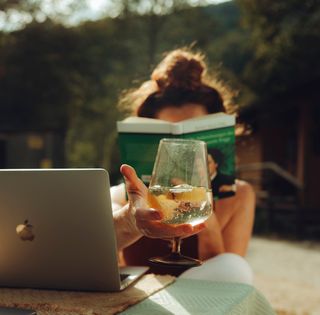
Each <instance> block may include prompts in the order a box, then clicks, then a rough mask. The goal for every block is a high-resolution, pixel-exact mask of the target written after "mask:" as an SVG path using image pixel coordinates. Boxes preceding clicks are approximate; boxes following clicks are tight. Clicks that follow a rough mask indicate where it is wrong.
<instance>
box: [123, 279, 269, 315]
mask: <svg viewBox="0 0 320 315" xmlns="http://www.w3.org/2000/svg"><path fill="white" fill-rule="evenodd" d="M138 314H139V315H147V314H148V315H150V314H152V315H168V314H178V315H209V314H213V315H220V314H221V315H222V314H223V315H226V314H227V315H275V312H274V310H273V309H272V307H271V306H270V304H269V302H268V301H267V300H266V299H265V297H264V296H263V295H262V294H261V293H260V292H259V291H258V290H257V289H255V288H254V287H252V286H249V285H245V284H237V283H226V282H223V283H222V282H212V281H204V280H193V279H192V280H191V279H179V278H178V279H176V281H175V282H174V283H173V284H171V285H169V286H167V287H166V288H164V289H163V290H161V291H158V292H157V293H155V294H153V295H152V296H150V297H149V298H148V299H146V300H144V301H142V302H140V303H138V304H136V305H134V306H132V307H130V308H128V309H127V310H126V311H124V312H122V313H121V315H138Z"/></svg>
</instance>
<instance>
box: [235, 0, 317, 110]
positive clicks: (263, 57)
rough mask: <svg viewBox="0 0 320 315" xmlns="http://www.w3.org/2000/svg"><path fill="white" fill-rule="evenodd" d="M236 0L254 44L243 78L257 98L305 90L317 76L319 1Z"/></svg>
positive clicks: (275, 96)
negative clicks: (251, 57)
mask: <svg viewBox="0 0 320 315" xmlns="http://www.w3.org/2000/svg"><path fill="white" fill-rule="evenodd" d="M238 3H239V4H240V6H241V8H242V10H243V17H244V23H245V25H246V26H247V27H248V28H249V29H250V30H251V33H252V39H253V45H254V48H255V54H254V57H253V59H252V61H251V62H250V64H249V65H248V67H247V70H246V76H245V79H246V82H247V84H248V85H249V86H250V87H251V88H252V89H253V90H254V91H255V93H256V94H257V96H258V97H259V98H260V102H261V103H263V102H268V101H270V100H272V99H275V100H276V99H277V98H278V97H279V95H284V94H287V95H288V94H290V91H292V92H293V91H294V92H293V93H295V94H296V95H297V94H298V93H299V92H298V91H301V92H302V91H303V90H304V92H305V93H306V94H307V93H308V91H307V88H306V87H307V86H308V85H310V84H312V82H319V79H320V63H319V55H320V46H319V44H318V43H319V41H320V32H319V29H320V3H319V1H317V0H308V1H298V0H287V1H275V2H270V1H266V0H264V1H260V0H239V1H238ZM312 86H314V84H312ZM292 92H291V93H292ZM274 104H275V105H276V106H278V104H277V102H274Z"/></svg>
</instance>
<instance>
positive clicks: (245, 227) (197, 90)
mask: <svg viewBox="0 0 320 315" xmlns="http://www.w3.org/2000/svg"><path fill="white" fill-rule="evenodd" d="M206 70H207V69H206V65H205V63H204V58H203V56H202V55H200V54H194V53H192V52H190V51H188V50H185V49H178V50H174V51H172V52H171V53H169V54H168V55H167V56H166V57H165V58H164V59H163V61H162V62H160V64H159V65H158V66H157V67H156V68H155V70H154V71H153V73H152V75H151V80H150V81H147V82H145V83H143V84H142V85H141V87H140V88H138V89H137V90H135V91H132V92H130V93H128V94H127V95H126V96H125V97H124V98H123V99H122V101H121V103H122V104H131V105H132V104H134V105H135V106H136V115H138V116H140V117H149V118H156V119H162V120H167V121H170V122H178V121H181V120H185V119H190V118H193V117H197V116H203V115H207V114H210V113H218V112H226V111H227V110H230V103H228V102H227V99H226V98H225V101H224V100H223V97H222V95H223V94H224V90H223V89H221V86H219V85H218V84H217V82H216V81H214V80H209V79H208V78H207V77H206ZM219 89H220V90H221V91H222V92H219V91H218V90H219ZM122 172H123V174H124V176H128V174H129V177H130V178H131V179H133V178H134V176H135V175H132V174H133V170H128V169H127V166H125V167H124V169H123V168H122ZM132 176H133V177H132ZM128 187H129V190H130V184H129V186H128ZM111 195H112V199H113V202H114V204H115V208H119V207H120V206H122V205H123V204H124V203H125V202H126V201H125V198H124V196H125V193H124V188H123V186H118V187H114V188H112V190H111ZM144 207H146V205H144ZM254 208H255V195H254V192H253V189H252V187H251V186H250V185H249V184H248V183H246V182H244V181H240V180H236V194H235V195H234V196H232V197H228V198H224V199H220V200H217V201H216V204H215V214H216V215H213V216H211V217H210V218H209V219H208V220H207V221H206V223H205V228H203V227H201V226H200V227H197V229H196V231H191V230H190V231H189V232H190V233H189V234H193V233H195V232H197V231H199V230H200V229H202V228H203V229H202V230H201V232H200V233H199V234H198V235H197V239H194V238H189V239H187V240H186V241H185V244H184V245H185V246H184V247H183V249H182V251H183V252H184V253H186V252H185V250H187V249H192V250H191V252H188V253H186V254H188V255H193V256H198V257H199V258H200V259H202V260H207V259H209V258H212V257H216V260H219V259H220V258H221V257H224V256H221V254H224V253H232V254H236V255H237V257H239V256H242V257H243V256H244V255H245V254H246V251H247V248H248V243H249V240H250V238H251V234H252V227H253V220H254ZM137 224H138V225H139V224H140V220H139V218H138V219H137ZM144 234H145V235H147V236H148V231H147V230H145V231H144ZM149 236H150V235H149ZM192 240H193V243H192ZM187 242H191V244H189V245H187ZM161 252H163V253H164V252H168V248H167V243H166V242H165V241H163V242H162V243H161V241H157V244H155V241H154V240H150V239H146V238H144V237H143V238H140V240H139V241H138V242H136V243H135V244H133V245H132V246H130V247H127V248H126V249H125V250H124V260H125V263H127V264H143V263H144V264H145V263H146V261H147V258H149V257H151V256H153V255H159V254H160V255H161V254H162V253H161ZM229 256H230V255H229ZM237 259H238V258H237ZM240 260H241V259H240ZM196 269H198V268H194V270H196ZM193 272H195V271H193V269H192V270H190V271H187V272H186V273H187V274H188V273H190V274H192V273H193Z"/></svg>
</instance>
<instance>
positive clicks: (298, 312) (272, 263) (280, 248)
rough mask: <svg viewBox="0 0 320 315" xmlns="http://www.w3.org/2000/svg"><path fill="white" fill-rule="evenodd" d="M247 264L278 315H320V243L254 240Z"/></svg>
mask: <svg viewBox="0 0 320 315" xmlns="http://www.w3.org/2000/svg"><path fill="white" fill-rule="evenodd" d="M247 260H248V261H249V263H250V265H251V266H252V269H253V271H254V274H255V283H254V284H255V287H256V288H257V289H258V290H259V291H260V292H262V293H263V294H264V296H265V297H266V298H267V299H268V301H269V302H270V304H271V305H272V306H273V308H274V309H275V310H276V312H277V314H281V315H282V314H290V315H320V242H309V241H303V242H293V241H285V240H279V239H268V238H261V237H254V238H253V239H252V240H251V243H250V246H249V251H248V255H247Z"/></svg>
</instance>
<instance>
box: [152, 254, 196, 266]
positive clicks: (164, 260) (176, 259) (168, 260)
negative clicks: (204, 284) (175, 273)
mask: <svg viewBox="0 0 320 315" xmlns="http://www.w3.org/2000/svg"><path fill="white" fill-rule="evenodd" d="M149 261H150V262H152V263H155V264H160V265H167V266H176V267H179V266H184V267H196V266H200V265H202V261H201V260H198V259H195V258H191V257H187V256H183V255H181V254H177V253H171V254H169V255H167V256H163V257H152V258H149Z"/></svg>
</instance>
